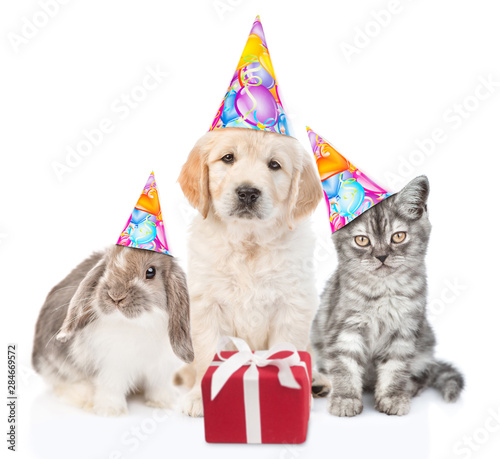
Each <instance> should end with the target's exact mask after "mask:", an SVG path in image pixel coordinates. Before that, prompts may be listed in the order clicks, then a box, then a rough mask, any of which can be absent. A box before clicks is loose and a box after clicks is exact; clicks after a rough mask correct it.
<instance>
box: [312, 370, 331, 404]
mask: <svg viewBox="0 0 500 459" xmlns="http://www.w3.org/2000/svg"><path fill="white" fill-rule="evenodd" d="M331 387H332V386H331V384H330V380H329V379H328V377H326V376H325V375H324V374H322V373H319V372H317V371H315V370H313V372H312V394H313V397H316V398H320V397H326V396H327V395H328V393H329V392H330V389H331Z"/></svg>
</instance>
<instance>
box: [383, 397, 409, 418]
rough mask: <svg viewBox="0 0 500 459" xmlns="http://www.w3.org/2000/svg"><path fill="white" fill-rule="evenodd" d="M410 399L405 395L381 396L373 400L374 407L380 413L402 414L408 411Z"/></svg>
mask: <svg viewBox="0 0 500 459" xmlns="http://www.w3.org/2000/svg"><path fill="white" fill-rule="evenodd" d="M410 405H411V399H410V397H408V396H407V395H396V396H394V397H381V398H379V399H377V400H376V401H375V408H376V409H377V410H378V411H380V412H381V413H385V414H389V415H396V416H404V415H405V414H408V413H409V412H410Z"/></svg>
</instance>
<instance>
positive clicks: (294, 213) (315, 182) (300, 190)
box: [288, 152, 323, 229]
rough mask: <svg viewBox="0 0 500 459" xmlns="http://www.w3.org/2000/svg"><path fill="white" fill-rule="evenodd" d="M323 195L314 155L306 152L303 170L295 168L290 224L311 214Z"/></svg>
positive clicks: (289, 212) (290, 205) (290, 202)
mask: <svg viewBox="0 0 500 459" xmlns="http://www.w3.org/2000/svg"><path fill="white" fill-rule="evenodd" d="M322 197H323V188H322V187H321V181H320V179H319V176H318V172H317V170H316V166H315V164H314V163H313V160H312V157H311V156H310V155H307V154H306V153H305V152H304V155H303V164H302V170H300V171H299V170H295V171H294V173H293V177H292V185H291V188H290V201H289V204H288V205H289V207H288V226H289V228H290V229H292V227H293V224H294V223H295V222H298V221H300V220H302V219H303V218H305V217H307V216H308V215H310V214H311V213H312V212H313V211H314V209H316V206H317V205H318V203H319V202H320V200H321V198H322Z"/></svg>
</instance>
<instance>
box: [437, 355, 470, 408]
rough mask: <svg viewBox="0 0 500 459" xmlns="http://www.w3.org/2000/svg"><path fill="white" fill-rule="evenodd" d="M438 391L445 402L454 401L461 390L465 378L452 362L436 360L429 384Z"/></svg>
mask: <svg viewBox="0 0 500 459" xmlns="http://www.w3.org/2000/svg"><path fill="white" fill-rule="evenodd" d="M429 385H430V386H431V387H434V388H435V389H437V390H438V391H439V393H440V394H441V395H442V396H443V398H444V399H445V401H447V402H455V401H456V400H457V399H458V397H459V396H460V393H461V392H462V390H463V388H464V385H465V380H464V377H463V376H462V373H460V372H459V371H458V370H457V369H456V368H455V367H454V366H453V365H452V364H450V363H447V362H442V361H440V360H437V361H436V363H435V366H434V367H433V374H432V379H431V381H430V384H429Z"/></svg>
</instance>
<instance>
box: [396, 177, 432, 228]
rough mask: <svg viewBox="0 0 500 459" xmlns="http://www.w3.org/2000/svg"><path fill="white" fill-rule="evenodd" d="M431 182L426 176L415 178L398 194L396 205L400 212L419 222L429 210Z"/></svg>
mask: <svg viewBox="0 0 500 459" xmlns="http://www.w3.org/2000/svg"><path fill="white" fill-rule="evenodd" d="M428 197H429V180H428V179H427V177H426V176H425V175H421V176H420V177H417V178H414V179H413V180H412V181H411V182H410V183H408V185H406V186H405V187H404V188H403V189H402V190H401V191H400V192H399V193H397V194H396V196H395V198H396V204H397V205H398V207H399V209H400V212H401V213H402V214H403V215H404V216H405V217H407V218H409V219H411V220H418V219H419V218H420V217H421V216H422V215H423V213H424V212H425V211H426V210H427V198H428Z"/></svg>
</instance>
